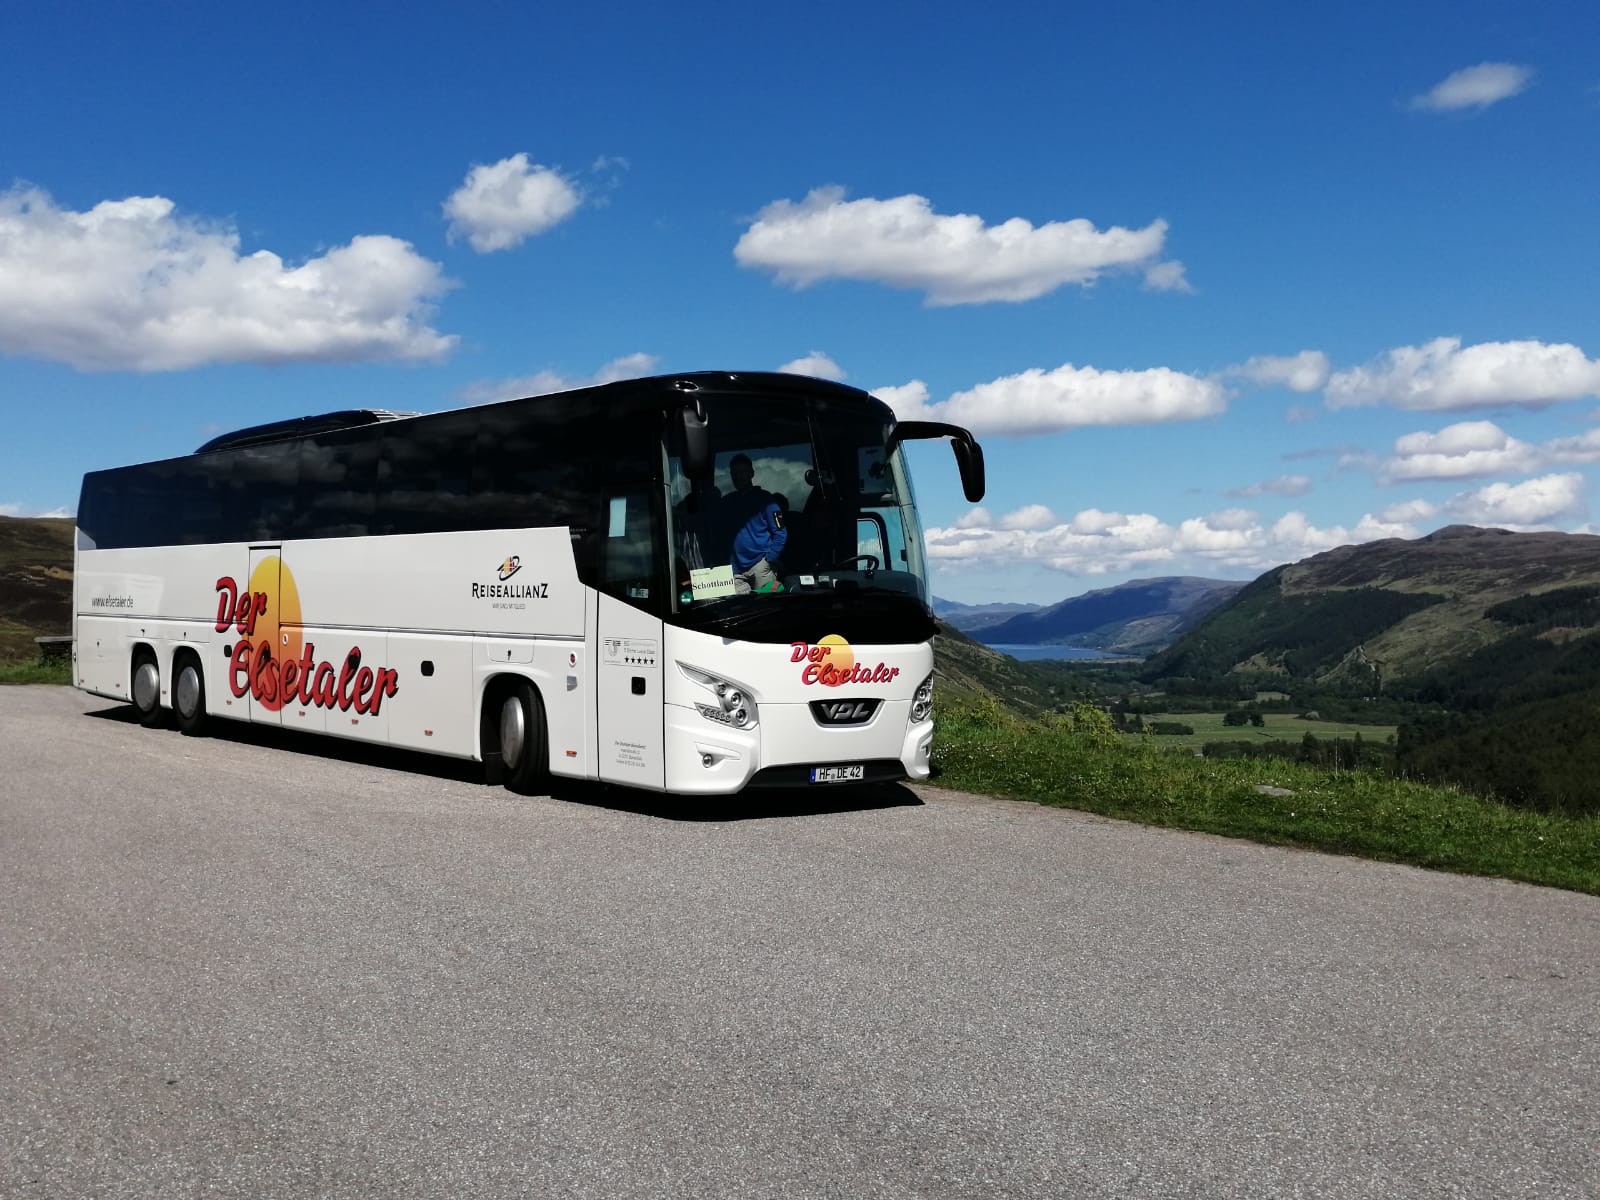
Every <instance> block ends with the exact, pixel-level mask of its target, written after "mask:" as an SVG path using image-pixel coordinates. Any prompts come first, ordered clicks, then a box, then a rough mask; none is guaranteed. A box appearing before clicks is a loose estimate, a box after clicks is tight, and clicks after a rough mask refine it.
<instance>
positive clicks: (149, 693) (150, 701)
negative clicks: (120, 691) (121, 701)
mask: <svg viewBox="0 0 1600 1200" xmlns="http://www.w3.org/2000/svg"><path fill="white" fill-rule="evenodd" d="M129 691H130V692H132V694H133V711H134V712H135V713H137V714H138V716H139V724H141V725H143V726H144V727H145V728H146V729H154V728H155V727H156V726H157V725H160V724H161V720H162V718H163V717H164V716H165V715H166V714H165V713H163V712H162V709H161V668H160V667H159V666H158V665H157V664H156V656H155V655H154V654H151V653H150V651H148V650H140V651H138V652H137V653H136V654H135V655H134V656H133V686H132V687H131V688H129Z"/></svg>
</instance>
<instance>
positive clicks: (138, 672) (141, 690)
mask: <svg viewBox="0 0 1600 1200" xmlns="http://www.w3.org/2000/svg"><path fill="white" fill-rule="evenodd" d="M160 702H161V672H159V671H158V670H156V665H155V663H153V662H142V663H140V664H139V665H138V666H137V667H135V668H134V672H133V703H134V705H135V707H137V708H138V709H139V710H140V711H142V712H150V711H151V710H153V709H154V708H155V707H156V705H157V704H159V703H160Z"/></svg>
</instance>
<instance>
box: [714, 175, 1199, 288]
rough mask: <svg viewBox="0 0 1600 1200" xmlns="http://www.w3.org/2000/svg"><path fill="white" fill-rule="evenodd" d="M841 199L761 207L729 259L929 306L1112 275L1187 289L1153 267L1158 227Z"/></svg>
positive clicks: (903, 200)
mask: <svg viewBox="0 0 1600 1200" xmlns="http://www.w3.org/2000/svg"><path fill="white" fill-rule="evenodd" d="M844 196H845V193H844V189H843V188H838V187H822V188H816V189H814V190H813V191H812V192H811V193H810V194H809V195H807V196H806V198H805V199H804V200H802V201H800V202H799V203H798V204H796V203H794V202H793V201H790V200H778V201H775V202H774V203H772V204H769V205H767V206H766V207H765V208H763V209H762V210H761V211H760V213H758V214H757V216H756V219H755V221H754V222H753V223H752V224H751V226H750V228H749V229H747V230H745V232H744V235H743V236H742V237H740V239H739V242H738V244H737V245H736V246H735V247H734V250H733V254H734V258H735V259H737V260H738V262H739V264H740V265H741V266H746V267H755V268H759V269H763V270H768V271H771V272H773V273H774V274H775V275H776V276H777V278H778V280H779V281H780V282H782V283H787V284H790V285H792V286H794V287H807V286H809V285H811V284H813V283H817V282H819V281H821V280H824V279H859V280H865V281H868V282H871V283H885V284H888V285H890V286H891V287H899V288H909V289H913V290H917V291H921V292H923V293H924V295H925V296H926V299H927V302H928V303H929V304H932V305H948V304H980V303H984V302H987V301H995V300H1008V301H1022V300H1033V299H1036V298H1037V297H1039V296H1043V295H1045V294H1046V293H1048V292H1052V291H1054V290H1055V289H1056V288H1059V287H1062V286H1064V285H1066V284H1078V285H1081V286H1088V285H1090V284H1093V283H1094V282H1095V281H1096V280H1097V279H1099V278H1100V276H1101V274H1103V273H1104V272H1106V271H1110V270H1118V269H1123V270H1142V271H1143V272H1144V274H1145V280H1146V283H1147V284H1148V285H1149V286H1151V287H1156V288H1165V289H1168V290H1172V289H1183V288H1187V286H1188V284H1187V282H1186V281H1185V280H1184V277H1183V268H1182V264H1179V263H1173V264H1170V265H1167V264H1163V263H1161V261H1160V257H1159V256H1160V254H1161V248H1162V245H1163V244H1164V243H1165V241H1166V235H1167V224H1166V222H1165V221H1152V222H1151V223H1150V224H1149V225H1146V226H1145V227H1144V228H1143V229H1125V228H1123V227H1122V226H1120V225H1117V226H1112V227H1111V228H1109V229H1105V230H1101V229H1097V228H1095V226H1094V225H1093V224H1091V223H1090V222H1089V221H1087V220H1084V219H1083V218H1081V217H1080V218H1077V219H1075V220H1070V221H1052V222H1049V223H1047V224H1044V225H1038V226H1035V225H1033V224H1032V223H1031V222H1029V221H1025V220H1023V219H1022V218H1021V217H1012V218H1011V219H1010V220H1008V221H1002V222H1001V223H1000V224H998V225H985V224H984V222H983V219H982V218H981V217H977V216H973V215H970V214H965V213H963V214H958V215H951V216H947V215H941V214H939V213H936V212H934V211H933V205H932V204H931V203H930V202H929V201H928V200H927V199H926V198H925V197H922V196H912V195H907V196H895V197H893V198H892V199H888V200H875V199H861V200H846V199H845V198H844Z"/></svg>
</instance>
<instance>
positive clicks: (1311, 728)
mask: <svg viewBox="0 0 1600 1200" xmlns="http://www.w3.org/2000/svg"><path fill="white" fill-rule="evenodd" d="M1223 715H1224V714H1222V713H1219V712H1211V713H1203V712H1202V713H1157V714H1156V715H1155V716H1146V717H1145V718H1144V723H1145V724H1146V725H1149V724H1150V723H1151V722H1152V721H1177V722H1179V723H1180V724H1183V725H1187V726H1189V727H1190V728H1191V729H1193V730H1194V733H1193V735H1188V734H1166V733H1164V734H1159V735H1155V737H1156V740H1157V741H1158V742H1160V743H1161V744H1162V745H1163V746H1185V747H1192V748H1194V749H1199V748H1200V747H1201V746H1203V745H1204V744H1205V743H1206V742H1265V741H1278V742H1296V743H1298V742H1299V741H1300V740H1301V739H1302V738H1303V737H1305V736H1306V734H1308V733H1310V734H1314V735H1315V736H1316V738H1317V740H1318V741H1329V740H1331V739H1333V738H1345V739H1353V738H1354V737H1355V736H1356V734H1358V733H1359V734H1360V735H1361V740H1362V741H1364V742H1374V743H1377V744H1378V745H1382V744H1383V743H1384V742H1387V741H1388V740H1389V739H1390V738H1391V737H1392V736H1394V731H1395V727H1394V726H1393V725H1350V724H1346V723H1344V722H1341V721H1305V720H1302V719H1301V718H1300V717H1297V716H1295V715H1293V714H1291V713H1264V714H1263V717H1262V719H1263V721H1264V722H1265V723H1264V725H1263V726H1262V728H1260V729H1257V728H1256V727H1255V726H1254V725H1224V724H1223V723H1222V718H1223ZM1124 736H1126V737H1127V739H1128V740H1129V741H1132V742H1137V741H1138V740H1139V739H1140V737H1141V736H1142V735H1140V734H1137V733H1130V734H1126V735H1124Z"/></svg>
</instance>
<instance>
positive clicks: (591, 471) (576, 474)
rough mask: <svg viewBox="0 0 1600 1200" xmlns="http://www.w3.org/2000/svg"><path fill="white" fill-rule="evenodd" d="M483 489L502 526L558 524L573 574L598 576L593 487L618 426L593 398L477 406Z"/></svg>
mask: <svg viewBox="0 0 1600 1200" xmlns="http://www.w3.org/2000/svg"><path fill="white" fill-rule="evenodd" d="M479 412H480V413H481V420H482V433H481V435H480V437H481V441H480V445H481V447H482V451H481V453H482V458H483V463H484V471H485V476H484V488H485V495H486V497H487V498H488V500H487V502H488V504H489V505H490V506H491V507H492V511H493V514H494V520H493V524H494V525H495V526H497V527H499V528H502V529H516V528H521V527H524V526H526V527H529V528H546V527H550V526H565V527H566V528H567V530H568V531H569V533H570V536H571V540H572V554H573V558H574V560H575V561H576V564H577V570H578V578H579V579H581V580H582V581H583V582H584V583H586V584H589V585H590V586H595V585H596V584H597V582H598V578H597V576H598V573H599V570H600V556H601V554H602V553H603V551H604V542H605V538H604V534H605V525H604V521H605V519H606V512H605V511H603V510H602V508H601V493H602V490H603V489H604V488H605V487H606V480H607V479H608V478H609V476H610V472H611V470H612V468H613V466H614V464H615V463H616V461H617V455H618V448H617V436H618V431H617V430H616V429H615V428H614V427H608V425H607V424H606V422H604V421H603V420H602V419H601V417H602V414H601V413H600V412H599V411H598V410H597V409H595V408H594V407H593V397H592V396H586V395H585V394H584V393H582V392H575V393H573V394H572V395H571V396H541V397H538V398H535V399H532V400H517V401H512V402H510V403H507V404H495V405H489V406H487V407H485V408H483V409H480V410H479Z"/></svg>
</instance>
